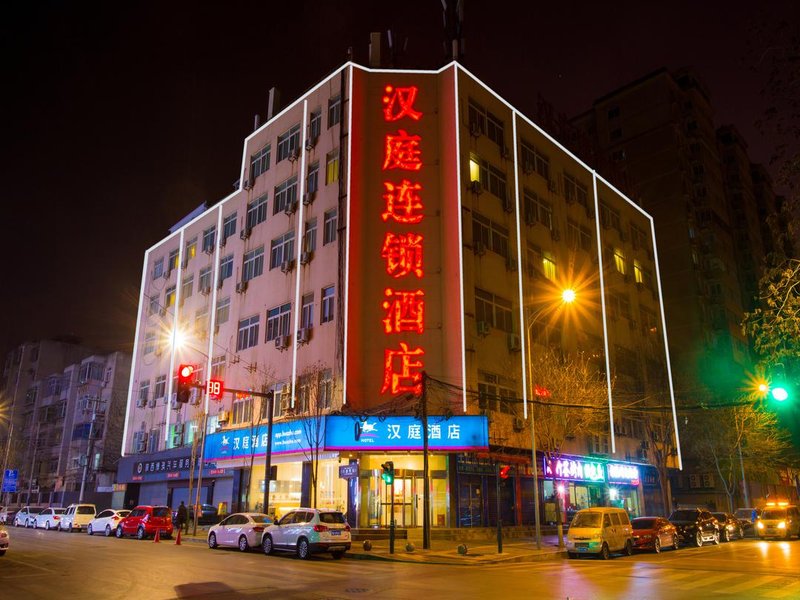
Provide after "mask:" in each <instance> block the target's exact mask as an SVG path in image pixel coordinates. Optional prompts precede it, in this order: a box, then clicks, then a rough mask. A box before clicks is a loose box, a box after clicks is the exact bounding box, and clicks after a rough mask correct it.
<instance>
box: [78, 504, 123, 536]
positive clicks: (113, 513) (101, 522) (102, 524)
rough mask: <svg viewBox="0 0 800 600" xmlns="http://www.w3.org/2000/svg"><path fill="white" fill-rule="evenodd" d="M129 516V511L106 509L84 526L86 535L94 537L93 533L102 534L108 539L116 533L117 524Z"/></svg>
mask: <svg viewBox="0 0 800 600" xmlns="http://www.w3.org/2000/svg"><path fill="white" fill-rule="evenodd" d="M129 514H131V511H129V510H114V509H113V508H109V509H106V510H104V511H102V512H101V513H100V514H98V515H97V516H95V518H94V519H92V520H91V521H89V524H88V525H87V526H86V533H88V534H89V535H94V534H95V533H98V532H103V534H105V536H106V537H109V536H111V535H113V533H114V531H116V529H117V525H119V522H120V521H121V520H122V519H124V518H125V517H127V516H128V515H129Z"/></svg>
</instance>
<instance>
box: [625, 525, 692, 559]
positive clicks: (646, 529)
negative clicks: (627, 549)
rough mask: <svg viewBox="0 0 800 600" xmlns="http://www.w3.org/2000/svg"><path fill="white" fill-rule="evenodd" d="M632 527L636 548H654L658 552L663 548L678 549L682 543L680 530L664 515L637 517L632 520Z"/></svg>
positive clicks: (634, 546) (634, 547)
mask: <svg viewBox="0 0 800 600" xmlns="http://www.w3.org/2000/svg"><path fill="white" fill-rule="evenodd" d="M631 527H633V549H634V550H652V551H653V552H655V553H656V554H658V553H659V552H661V549H662V548H672V549H673V550H677V549H678V546H679V545H680V536H679V535H678V530H677V529H676V527H675V525H673V524H672V523H670V522H669V521H668V520H667V519H665V518H664V517H637V518H636V519H633V520H632V521H631Z"/></svg>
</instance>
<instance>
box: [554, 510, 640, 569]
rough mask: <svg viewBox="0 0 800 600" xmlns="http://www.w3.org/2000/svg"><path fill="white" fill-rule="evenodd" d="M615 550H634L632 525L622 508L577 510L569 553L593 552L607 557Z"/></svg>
mask: <svg viewBox="0 0 800 600" xmlns="http://www.w3.org/2000/svg"><path fill="white" fill-rule="evenodd" d="M612 552H624V553H625V554H627V555H628V556H630V555H631V554H633V529H632V528H631V521H630V519H629V518H628V513H627V512H626V511H625V510H623V509H621V508H614V507H609V506H605V507H597V508H584V509H582V510H579V511H578V512H577V513H575V517H574V518H573V519H572V523H571V524H570V526H569V532H568V533H567V556H569V557H570V558H577V557H578V556H579V555H581V554H594V555H597V556H599V557H600V558H602V559H608V557H609V556H611V553H612Z"/></svg>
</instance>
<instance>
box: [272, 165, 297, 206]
mask: <svg viewBox="0 0 800 600" xmlns="http://www.w3.org/2000/svg"><path fill="white" fill-rule="evenodd" d="M295 202H297V175H295V176H294V177H290V178H289V179H287V180H286V181H284V182H283V183H281V184H279V185H276V186H275V202H274V206H273V207H272V214H273V215H277V214H278V213H279V212H281V211H284V210H286V207H287V206H291V205H292V204H294V203H295Z"/></svg>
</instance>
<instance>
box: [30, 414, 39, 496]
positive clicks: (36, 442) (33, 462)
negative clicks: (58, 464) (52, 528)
mask: <svg viewBox="0 0 800 600" xmlns="http://www.w3.org/2000/svg"><path fill="white" fill-rule="evenodd" d="M41 428H42V423H41V421H36V436H35V437H34V438H33V458H32V459H31V473H30V476H29V477H28V500H27V503H28V504H30V503H31V495H32V494H33V479H34V478H33V468H34V465H36V453H37V452H38V450H39V431H40V430H41ZM37 479H38V477H37ZM36 487H37V488H38V487H39V482H38V481H37V482H36ZM36 493H37V494H38V493H39V492H38V490H37V492H36Z"/></svg>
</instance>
